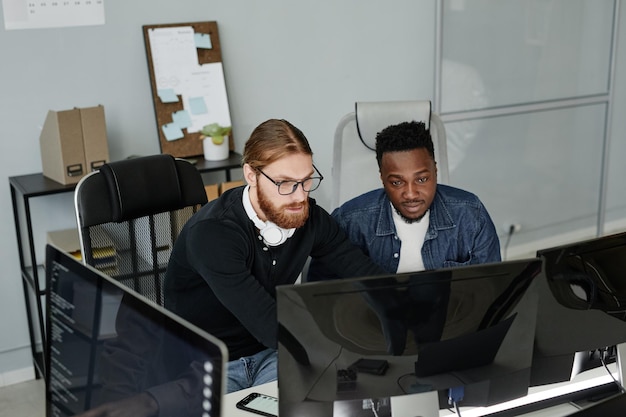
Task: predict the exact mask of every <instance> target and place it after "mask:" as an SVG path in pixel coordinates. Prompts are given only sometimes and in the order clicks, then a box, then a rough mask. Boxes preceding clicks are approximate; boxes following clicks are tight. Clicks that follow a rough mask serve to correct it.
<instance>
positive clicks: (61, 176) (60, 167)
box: [39, 106, 109, 184]
mask: <svg viewBox="0 0 626 417" xmlns="http://www.w3.org/2000/svg"><path fill="white" fill-rule="evenodd" d="M39 146H40V149H41V165H42V170H43V175H45V176H46V177H48V178H50V179H53V180H54V181H57V182H59V183H61V184H76V183H77V182H78V181H79V180H80V179H81V178H82V177H83V176H84V175H86V174H87V173H89V172H91V171H92V170H94V169H97V168H98V167H99V166H101V165H102V164H103V163H105V162H108V160H109V150H108V143H107V136H106V124H105V120H104V107H103V106H96V107H88V108H82V109H79V108H74V109H71V110H62V111H54V110H50V111H49V112H48V114H47V116H46V120H45V122H44V125H43V128H42V129H41V134H40V136H39Z"/></svg>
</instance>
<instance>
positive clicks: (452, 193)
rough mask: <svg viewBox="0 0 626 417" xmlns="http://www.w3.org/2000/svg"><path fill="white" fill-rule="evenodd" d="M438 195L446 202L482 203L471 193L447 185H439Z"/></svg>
mask: <svg viewBox="0 0 626 417" xmlns="http://www.w3.org/2000/svg"><path fill="white" fill-rule="evenodd" d="M437 193H438V194H439V195H440V196H441V197H442V198H443V200H444V201H465V202H475V201H480V200H479V198H478V196H477V195H476V194H474V193H472V192H471V191H467V190H464V189H462V188H457V187H453V186H451V185H446V184H437Z"/></svg>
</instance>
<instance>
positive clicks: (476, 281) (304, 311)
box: [277, 259, 541, 416]
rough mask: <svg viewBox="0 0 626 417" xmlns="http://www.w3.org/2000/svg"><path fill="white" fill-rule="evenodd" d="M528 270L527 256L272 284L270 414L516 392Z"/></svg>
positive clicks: (522, 368) (491, 398) (477, 401)
mask: <svg viewBox="0 0 626 417" xmlns="http://www.w3.org/2000/svg"><path fill="white" fill-rule="evenodd" d="M540 270H541V260H539V259H528V260H518V261H507V262H500V263H492V264H483V265H472V266H463V267H456V268H449V269H441V270H435V271H423V272H418V273H409V274H389V275H385V276H377V277H364V278H351V279H340V280H330V281H321V282H313V283H305V284H301V285H296V286H279V287H277V305H278V322H279V346H278V392H279V396H278V397H279V414H280V415H287V416H291V415H297V416H332V415H335V416H339V415H346V414H345V413H344V414H340V413H339V412H338V410H340V409H344V408H346V407H345V406H346V405H349V404H356V406H357V407H366V408H368V407H369V408H374V407H377V408H378V409H379V411H378V415H391V414H384V413H385V412H389V413H392V414H393V415H398V414H397V413H394V411H393V407H394V403H395V402H396V401H397V399H400V398H405V397H406V396H416V395H417V394H419V393H425V392H431V393H432V392H434V391H436V392H437V396H436V397H435V400H436V401H437V402H438V404H437V408H436V410H439V408H440V407H441V408H443V407H448V403H447V401H448V393H449V392H450V391H449V389H451V388H452V389H456V388H458V387H463V389H464V392H463V400H462V401H461V402H460V405H472V406H485V405H491V404H495V403H499V402H502V401H505V400H509V399H512V398H517V397H520V396H523V395H525V394H527V392H528V384H529V380H530V366H531V361H532V350H533V339H534V334H535V324H536V309H537V296H536V291H535V284H534V278H535V276H536V275H537V274H538V273H539V272H540ZM452 392H456V390H454V391H452ZM403 403H404V404H406V403H407V401H403ZM333 410H334V411H335V414H333ZM383 410H385V411H384V412H383Z"/></svg>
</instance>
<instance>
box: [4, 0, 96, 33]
mask: <svg viewBox="0 0 626 417" xmlns="http://www.w3.org/2000/svg"><path fill="white" fill-rule="evenodd" d="M2 8H3V12H4V28H5V29H6V30H12V29H40V28H60V27H71V26H92V25H103V24H104V0H71V1H70V0H2Z"/></svg>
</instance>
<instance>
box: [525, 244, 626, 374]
mask: <svg viewBox="0 0 626 417" xmlns="http://www.w3.org/2000/svg"><path fill="white" fill-rule="evenodd" d="M537 256H538V257H539V258H541V259H542V260H543V269H544V270H543V273H542V274H541V275H540V279H538V280H537V281H538V284H539V285H538V290H539V309H538V313H537V314H538V321H537V322H538V324H537V334H536V349H535V353H534V358H533V367H532V378H531V382H532V385H543V384H547V383H554V382H562V381H567V380H569V379H570V378H571V376H572V374H575V373H577V372H578V370H584V368H585V367H588V366H589V363H585V362H589V360H590V359H593V358H594V357H598V356H599V355H605V354H607V352H608V354H609V356H610V354H611V351H614V350H609V351H607V352H596V353H595V354H592V353H591V352H592V351H594V350H597V349H604V348H607V347H611V346H614V345H617V344H620V343H623V342H626V233H618V234H613V235H609V236H603V237H598V238H594V239H588V240H584V241H580V242H576V243H571V244H566V245H561V246H556V247H552V248H546V249H541V250H539V251H537ZM577 352H578V354H577ZM578 359H581V360H582V362H581V361H579V360H578ZM613 359H614V358H613ZM596 365H600V361H597V362H596Z"/></svg>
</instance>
